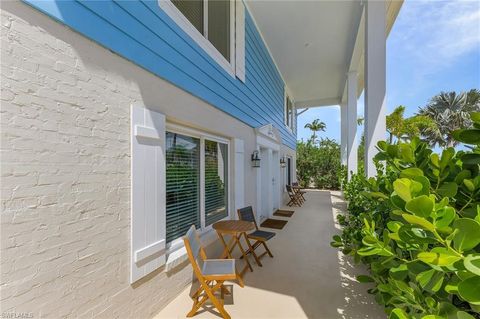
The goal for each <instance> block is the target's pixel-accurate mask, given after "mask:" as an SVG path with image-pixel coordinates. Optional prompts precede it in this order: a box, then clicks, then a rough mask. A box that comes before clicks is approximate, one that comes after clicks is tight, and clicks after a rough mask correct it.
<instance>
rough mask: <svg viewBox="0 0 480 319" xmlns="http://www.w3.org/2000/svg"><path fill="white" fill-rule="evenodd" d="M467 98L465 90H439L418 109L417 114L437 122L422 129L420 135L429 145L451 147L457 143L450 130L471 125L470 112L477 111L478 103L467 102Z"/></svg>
mask: <svg viewBox="0 0 480 319" xmlns="http://www.w3.org/2000/svg"><path fill="white" fill-rule="evenodd" d="M471 92H472V91H470V92H469V94H471ZM474 93H475V92H474ZM467 98H468V94H467V93H465V92H463V93H460V94H457V93H455V92H441V93H440V94H438V95H436V96H434V97H433V98H432V99H431V100H430V102H429V103H428V104H427V105H426V106H425V107H421V108H420V109H419V111H418V115H423V116H426V117H429V118H431V119H432V120H434V121H435V123H436V124H437V125H436V127H435V128H426V129H424V130H423V131H422V135H424V136H425V137H426V138H427V140H428V141H429V143H430V145H432V146H434V145H436V144H438V145H439V146H441V147H453V146H455V145H457V144H458V142H457V141H455V139H454V138H453V136H452V132H453V131H455V130H457V129H461V128H468V127H470V126H472V121H471V120H470V112H472V111H478V108H479V104H478V103H475V102H474V103H467Z"/></svg>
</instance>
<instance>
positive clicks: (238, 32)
mask: <svg viewBox="0 0 480 319" xmlns="http://www.w3.org/2000/svg"><path fill="white" fill-rule="evenodd" d="M235 74H236V76H237V78H239V79H240V80H241V81H242V82H245V5H244V4H243V1H242V0H236V1H235Z"/></svg>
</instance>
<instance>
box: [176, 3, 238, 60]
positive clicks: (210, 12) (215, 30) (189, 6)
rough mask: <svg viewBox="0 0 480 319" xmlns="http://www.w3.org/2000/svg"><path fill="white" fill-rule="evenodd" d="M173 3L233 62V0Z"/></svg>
mask: <svg viewBox="0 0 480 319" xmlns="http://www.w3.org/2000/svg"><path fill="white" fill-rule="evenodd" d="M172 3H173V4H174V5H175V7H177V9H178V10H179V11H180V12H181V13H182V14H183V15H184V16H185V18H187V19H188V21H190V23H191V24H192V25H193V26H194V27H195V28H196V29H197V30H198V31H199V32H200V33H201V34H202V35H203V36H204V37H205V38H206V39H208V41H210V43H211V44H213V46H214V47H215V48H216V49H217V50H218V52H220V53H221V54H222V56H223V57H224V58H225V59H227V61H229V62H231V61H230V60H231V59H230V58H231V55H230V41H231V39H230V34H231V25H232V23H231V18H230V6H231V5H232V4H231V0H172ZM205 11H206V12H205Z"/></svg>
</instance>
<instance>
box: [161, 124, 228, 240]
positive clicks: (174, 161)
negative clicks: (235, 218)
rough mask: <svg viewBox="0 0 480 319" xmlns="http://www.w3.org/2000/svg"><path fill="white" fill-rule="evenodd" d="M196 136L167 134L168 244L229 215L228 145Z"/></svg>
mask: <svg viewBox="0 0 480 319" xmlns="http://www.w3.org/2000/svg"><path fill="white" fill-rule="evenodd" d="M198 136H199V137H190V136H186V135H182V134H178V133H174V132H166V139H165V145H166V173H167V174H166V206H167V209H166V215H167V216H166V219H167V225H166V226H167V227H166V228H167V243H171V242H172V241H174V240H175V239H177V238H180V237H182V236H183V235H185V233H186V232H187V230H188V229H189V228H190V226H191V225H195V227H196V228H197V229H202V228H205V227H207V226H209V225H211V224H213V223H215V222H217V221H219V220H221V219H224V218H225V217H227V216H228V144H226V143H220V142H216V141H211V140H208V139H206V138H205V137H203V136H201V135H198ZM202 156H203V158H202ZM202 177H203V178H202ZM202 181H203V183H202ZM202 203H203V204H202Z"/></svg>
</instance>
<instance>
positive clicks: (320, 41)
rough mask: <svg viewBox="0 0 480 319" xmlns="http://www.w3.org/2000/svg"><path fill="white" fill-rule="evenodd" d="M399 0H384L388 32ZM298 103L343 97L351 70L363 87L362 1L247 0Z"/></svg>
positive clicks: (312, 103) (335, 100)
mask: <svg viewBox="0 0 480 319" xmlns="http://www.w3.org/2000/svg"><path fill="white" fill-rule="evenodd" d="M402 3H403V0H386V18H387V19H386V20H387V26H386V28H387V34H388V33H389V32H390V30H391V28H392V26H393V24H394V22H395V19H396V17H397V15H398V12H399V11H400V8H401V6H402ZM246 4H247V6H248V9H249V11H250V13H251V15H252V17H253V19H254V21H255V23H256V24H257V28H258V29H259V31H260V33H261V35H262V37H263V39H264V41H265V43H266V45H267V47H268V49H269V51H270V54H271V55H272V57H273V59H274V61H275V64H276V66H277V68H278V70H279V72H280V74H281V75H282V77H283V80H284V82H285V83H286V86H287V92H288V93H289V94H290V95H291V97H292V98H293V100H294V101H295V106H296V107H297V108H307V107H318V106H327V105H337V104H341V103H342V102H344V101H345V99H346V98H345V97H346V85H345V83H346V78H347V73H348V72H349V71H357V72H358V86H357V87H358V96H360V94H361V92H362V91H363V88H364V84H363V75H364V72H363V69H364V68H363V64H364V62H363V56H364V47H365V41H364V40H365V28H364V19H365V17H364V8H363V7H364V3H363V1H358V0H350V1H321V0H319V1H278V0H263V1H261V0H250V1H249V0H247V1H246Z"/></svg>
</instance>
